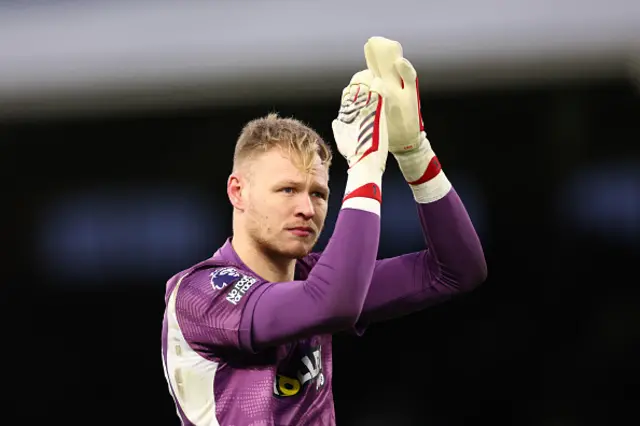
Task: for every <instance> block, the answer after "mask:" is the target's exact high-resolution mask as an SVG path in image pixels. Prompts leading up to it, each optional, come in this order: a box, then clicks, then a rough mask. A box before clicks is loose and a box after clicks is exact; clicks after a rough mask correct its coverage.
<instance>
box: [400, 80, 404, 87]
mask: <svg viewBox="0 0 640 426" xmlns="http://www.w3.org/2000/svg"><path fill="white" fill-rule="evenodd" d="M400 88H401V89H404V80H403V79H400Z"/></svg>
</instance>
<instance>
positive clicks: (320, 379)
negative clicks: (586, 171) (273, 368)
mask: <svg viewBox="0 0 640 426" xmlns="http://www.w3.org/2000/svg"><path fill="white" fill-rule="evenodd" d="M320 354H321V349H320V348H316V349H314V350H313V351H312V352H310V353H309V354H308V355H305V356H303V357H302V358H301V359H300V362H301V364H302V365H301V366H300V368H299V369H298V372H297V373H296V377H289V376H286V375H284V374H276V379H275V380H274V382H273V394H274V395H276V396H281V397H289V396H295V395H297V394H298V393H300V390H301V389H302V388H303V387H304V386H305V385H307V384H308V383H313V382H314V381H315V383H316V389H319V388H320V387H322V386H323V385H324V374H323V373H322V357H321V355H320Z"/></svg>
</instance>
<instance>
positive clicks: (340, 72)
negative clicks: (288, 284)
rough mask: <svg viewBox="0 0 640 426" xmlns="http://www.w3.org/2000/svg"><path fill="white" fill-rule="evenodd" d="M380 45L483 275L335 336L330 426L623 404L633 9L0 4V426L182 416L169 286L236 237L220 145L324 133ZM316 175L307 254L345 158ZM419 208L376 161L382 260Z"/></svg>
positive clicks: (408, 239) (539, 418) (634, 384)
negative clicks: (176, 399) (169, 377)
mask: <svg viewBox="0 0 640 426" xmlns="http://www.w3.org/2000/svg"><path fill="white" fill-rule="evenodd" d="M372 35H383V36H387V37H390V38H394V39H397V40H399V41H401V42H402V43H403V45H404V48H405V55H406V56H407V57H408V58H409V59H410V60H411V61H412V62H413V63H414V64H415V65H416V68H417V69H418V72H419V74H420V77H421V86H422V87H421V88H422V99H423V112H424V118H425V121H426V125H427V130H428V135H429V137H430V139H431V141H432V143H433V145H434V147H435V149H436V151H437V152H438V154H439V157H440V159H441V161H442V163H443V165H444V167H445V170H446V171H447V173H448V175H449V177H450V179H451V180H452V181H453V183H454V185H455V187H456V188H457V189H458V191H459V193H460V194H461V196H462V198H463V200H464V201H465V203H466V205H467V206H468V209H469V211H470V213H471V215H472V218H473V220H474V223H475V225H476V226H477V229H478V232H479V233H480V235H481V238H482V241H483V245H484V247H485V250H486V256H487V260H488V264H489V279H488V280H487V282H486V283H485V284H484V285H483V286H481V287H480V288H479V289H478V290H477V291H475V292H474V293H472V294H469V295H466V296H464V297H461V298H459V299H457V300H455V301H452V302H450V303H447V304H446V305H442V306H439V307H436V308H433V309H430V310H428V311H425V312H422V313H419V314H415V315H412V316H410V317H406V318H402V319H399V320H395V321H391V322H388V323H385V324H379V325H376V326H373V327H371V329H370V330H369V331H368V332H367V333H366V334H365V336H364V337H362V338H355V337H351V336H337V337H336V338H335V347H334V351H335V360H336V362H335V375H334V377H335V384H334V393H335V399H336V413H337V418H338V424H339V425H433V426H441V425H447V426H449V425H484V424H492V425H522V426H529V425H535V426H574V425H613V424H621V421H622V419H624V418H626V417H627V416H634V415H635V414H636V412H637V408H638V402H639V394H638V384H640V383H639V382H640V375H639V371H638V367H637V364H638V359H639V358H638V357H639V356H640V308H639V305H638V301H639V300H640V298H639V297H638V296H639V293H640V279H639V278H638V273H637V267H638V263H637V260H638V256H637V255H638V251H639V250H640V102H639V101H640V97H639V91H638V89H639V86H638V84H639V83H640V62H639V61H640V3H639V2H634V1H631V0H627V1H625V0H616V1H609V2H604V1H595V0H585V1H569V0H556V1H548V0H545V1H533V0H529V1H518V2H498V1H496V0H488V1H484V2H473V1H471V0H466V1H457V2H453V1H451V2H448V3H447V2H436V1H424V2H412V1H409V0H397V1H395V2H393V4H385V5H384V7H383V4H382V2H380V3H379V4H378V3H375V2H364V1H352V2H344V3H342V2H338V1H333V0H332V1H329V0H327V1H323V2H310V1H267V0H263V1H257V0H253V1H251V0H243V1H235V2H231V1H226V2H223V1H216V2H209V3H208V4H205V3H204V2H195V1H183V2H180V3H179V4H178V3H175V2H167V1H162V0H154V1H150V0H131V1H126V2H124V1H120V2H118V1H113V2H98V1H93V2H73V1H49V2H17V1H15V2H2V3H1V4H0V153H1V154H0V166H1V167H0V170H1V171H2V176H3V179H2V181H3V191H2V198H3V209H2V213H1V215H2V220H1V221H0V226H1V229H2V233H1V235H2V245H1V246H0V248H1V251H2V260H3V265H4V268H3V269H4V277H3V290H4V291H3V297H2V298H0V307H1V311H2V317H3V322H2V325H3V326H2V358H3V360H4V361H3V374H2V376H3V380H2V382H3V388H4V390H5V395H6V396H5V397H4V403H3V404H2V406H3V409H2V411H3V417H4V419H5V420H3V421H2V423H3V424H4V423H5V421H6V423H7V424H27V425H31V424H42V423H44V422H47V423H53V422H60V423H64V424H82V425H96V424H144V425H151V424H153V425H176V424H178V422H177V417H176V415H175V409H174V406H173V402H172V401H171V399H170V397H169V393H168V391H167V386H166V384H165V381H164V377H163V372H162V367H161V361H160V328H161V318H162V313H163V308H164V304H163V294H164V283H165V280H166V279H167V278H168V277H169V276H171V275H172V274H173V273H175V272H177V271H178V270H180V269H182V268H185V267H187V266H189V265H191V264H192V263H194V262H196V261H198V260H201V259H204V258H206V257H208V256H209V255H211V254H212V253H213V251H214V250H215V249H216V248H217V247H218V246H220V245H221V244H222V243H223V241H224V240H225V238H226V237H227V236H228V235H229V233H230V219H231V210H230V208H229V205H228V203H227V200H226V195H225V181H226V177H227V175H228V173H229V171H230V165H231V156H232V149H233V146H234V141H235V138H236V136H237V134H238V133H239V131H240V129H241V127H242V125H243V124H244V123H245V122H246V121H247V120H250V119H252V118H255V117H257V116H261V115H265V114H267V113H268V112H271V111H278V112H280V113H281V115H285V116H289V115H293V116H295V117H297V118H299V119H302V120H304V121H306V122H308V123H309V124H311V125H312V126H313V127H315V128H316V129H317V130H318V131H319V132H320V133H321V134H322V135H323V136H324V137H326V139H327V140H330V141H332V135H331V126H330V123H331V120H332V119H333V117H334V116H335V114H336V110H337V106H338V99H339V95H340V91H341V89H342V87H343V86H344V84H346V83H347V82H348V81H349V79H350V77H351V75H352V74H353V73H354V72H355V71H357V70H358V69H361V68H362V67H364V58H363V52H362V46H363V45H364V42H365V41H366V39H367V38H368V37H370V36H372ZM331 180H332V184H333V185H334V186H333V188H334V194H335V196H334V198H333V200H332V203H331V211H330V215H329V219H328V226H327V230H326V232H325V234H324V236H323V238H322V242H321V246H323V245H324V244H325V243H326V241H327V238H328V237H329V236H330V234H331V231H332V228H333V222H334V220H335V217H336V214H337V208H338V202H339V199H340V195H339V194H340V193H341V191H342V188H343V184H344V181H345V167H344V165H343V164H342V162H341V159H340V158H337V159H336V164H335V166H334V168H333V171H332V175H331ZM411 202H412V199H411V194H410V192H409V190H408V189H407V188H406V185H405V184H404V183H403V181H402V178H401V176H400V175H399V173H398V170H397V167H396V166H395V163H393V162H391V163H390V166H389V171H388V173H387V174H386V175H385V200H384V207H383V236H382V243H381V250H380V256H381V257H386V256H392V255H396V254H400V253H404V252H407V251H410V250H416V249H419V248H421V247H422V244H423V241H422V238H421V234H420V230H419V225H418V222H417V220H416V217H415V215H414V212H413V209H411V208H409V209H407V207H408V206H410V205H411ZM9 419H12V420H14V422H10V421H9ZM632 423H633V422H632ZM632 423H629V424H632ZM625 424H626V423H625Z"/></svg>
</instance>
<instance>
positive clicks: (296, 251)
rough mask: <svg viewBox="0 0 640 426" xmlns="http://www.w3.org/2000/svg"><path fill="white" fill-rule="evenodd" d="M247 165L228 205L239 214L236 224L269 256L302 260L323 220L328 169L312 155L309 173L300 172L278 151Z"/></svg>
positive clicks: (293, 162) (315, 239)
mask: <svg viewBox="0 0 640 426" xmlns="http://www.w3.org/2000/svg"><path fill="white" fill-rule="evenodd" d="M247 165H248V167H249V168H250V172H249V173H248V174H247V173H245V174H244V175H238V176H237V185H238V188H237V190H238V194H237V197H236V199H234V196H233V193H232V191H231V189H230V198H231V201H232V203H233V204H234V206H235V207H236V208H237V209H238V210H239V211H240V216H239V217H238V219H240V221H239V225H240V226H242V227H243V228H244V231H245V232H247V233H248V234H249V236H250V237H251V238H252V239H253V241H254V242H255V243H256V244H257V245H258V246H259V248H260V249H262V250H264V251H265V252H267V253H269V254H271V255H276V256H280V257H285V258H301V257H303V256H305V255H307V254H308V253H309V252H310V251H311V250H312V248H313V246H314V245H315V243H316V242H317V240H318V237H319V235H320V232H321V231H322V228H323V226H324V220H325V218H326V216H327V198H328V196H329V187H328V183H329V173H328V170H327V167H326V166H324V165H322V163H321V161H320V157H319V156H317V155H316V158H315V160H314V162H313V165H312V167H311V169H310V170H308V171H307V170H303V169H301V167H300V166H299V165H298V164H297V163H296V162H295V161H292V160H291V159H290V158H288V157H287V156H286V155H284V153H283V152H282V151H281V150H280V149H273V150H271V151H268V152H266V153H264V154H261V155H260V156H259V157H256V158H255V159H254V160H253V161H251V162H250V163H249V164H247ZM233 179H234V178H233V176H232V177H231V179H230V185H231V184H232V181H233Z"/></svg>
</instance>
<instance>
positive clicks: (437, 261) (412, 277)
mask: <svg viewBox="0 0 640 426" xmlns="http://www.w3.org/2000/svg"><path fill="white" fill-rule="evenodd" d="M402 54H403V52H402V47H401V46H400V44H399V43H397V42H394V41H391V40H387V39H384V38H379V37H374V38H372V39H370V40H369V42H368V43H367V45H366V46H365V55H366V59H367V65H368V66H369V68H370V69H372V70H373V71H374V74H375V75H378V76H380V77H381V78H382V79H383V80H384V81H385V87H386V88H387V104H386V106H387V111H388V115H387V116H388V123H389V151H390V152H392V153H393V155H394V157H395V158H396V160H397V161H398V165H399V166H400V170H401V171H402V173H403V175H404V177H405V179H406V180H407V182H408V183H409V186H410V187H411V190H412V192H413V195H414V199H415V201H416V204H417V210H418V215H419V217H420V224H421V227H422V231H423V234H424V238H425V242H426V248H425V250H422V251H420V252H417V253H411V254H406V255H403V256H399V257H395V258H391V259H384V260H379V261H378V262H376V267H375V271H374V275H373V279H372V283H371V286H370V288H369V293H368V294H367V298H366V300H365V305H364V308H363V312H362V314H361V317H360V319H359V321H358V323H359V325H366V324H367V323H369V322H372V321H380V320H383V319H387V318H392V317H397V316H401V315H405V314H407V313H410V312H413V311H416V310H419V309H422V308H425V307H427V306H431V305H433V304H435V303H438V302H441V301H443V300H446V299H447V298H449V297H451V296H452V295H455V294H457V293H461V292H465V291H469V290H471V289H473V288H475V287H476V286H477V285H479V284H480V283H482V282H483V281H484V280H485V278H486V275H487V266H486V262H485V258H484V253H483V250H482V246H481V244H480V240H479V238H478V235H477V234H476V232H475V229H474V228H473V224H472V223H471V220H470V218H469V215H468V214H467V211H466V209H465V207H464V205H463V204H462V201H461V200H460V197H459V196H458V194H457V193H456V192H455V190H454V189H453V188H452V186H451V183H450V182H449V180H448V179H447V177H446V175H445V174H444V172H443V171H442V167H441V165H440V162H439V161H438V158H437V157H436V155H435V153H434V152H433V150H432V148H431V144H430V142H429V140H428V139H427V137H426V133H425V132H424V122H423V120H422V115H421V111H420V92H419V89H418V77H417V74H416V71H415V69H414V68H413V66H412V65H411V63H409V61H407V60H406V59H405V58H403V57H402Z"/></svg>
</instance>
